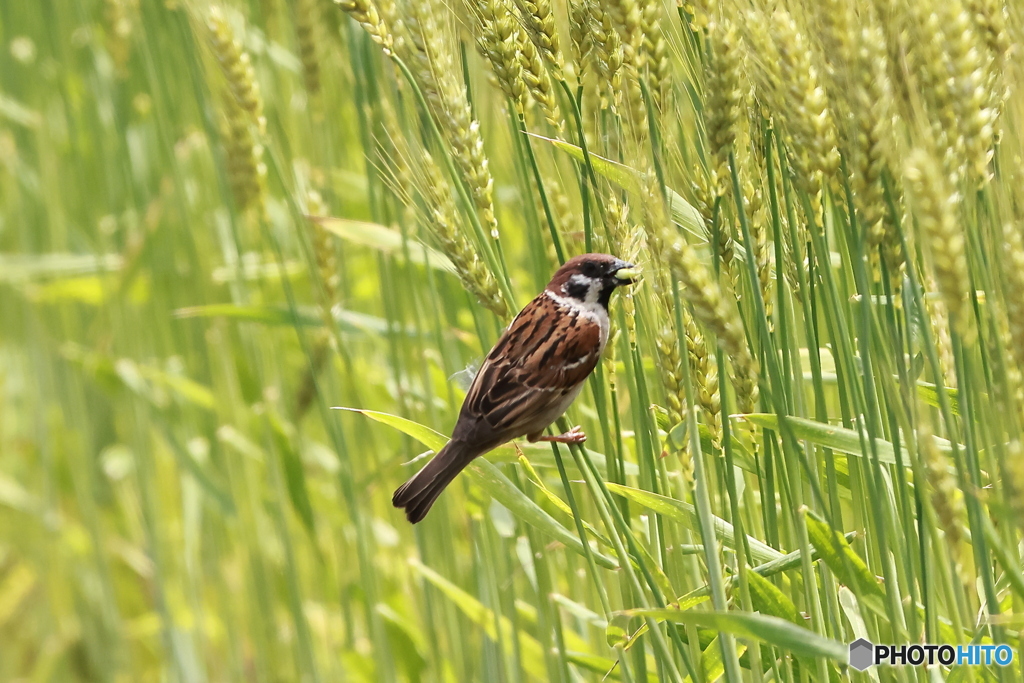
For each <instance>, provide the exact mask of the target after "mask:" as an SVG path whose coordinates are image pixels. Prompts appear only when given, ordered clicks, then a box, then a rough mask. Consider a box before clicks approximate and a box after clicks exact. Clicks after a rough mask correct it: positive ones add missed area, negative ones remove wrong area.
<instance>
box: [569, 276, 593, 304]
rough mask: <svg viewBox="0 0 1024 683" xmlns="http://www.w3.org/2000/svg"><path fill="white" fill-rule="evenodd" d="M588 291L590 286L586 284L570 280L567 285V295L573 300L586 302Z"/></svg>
mask: <svg viewBox="0 0 1024 683" xmlns="http://www.w3.org/2000/svg"><path fill="white" fill-rule="evenodd" d="M588 291H590V285H589V284H588V283H585V282H578V281H577V282H573V281H571V280H570V281H569V283H568V284H566V285H565V293H566V294H568V295H569V296H571V297H572V298H573V299H579V300H580V301H586V299H587V292H588Z"/></svg>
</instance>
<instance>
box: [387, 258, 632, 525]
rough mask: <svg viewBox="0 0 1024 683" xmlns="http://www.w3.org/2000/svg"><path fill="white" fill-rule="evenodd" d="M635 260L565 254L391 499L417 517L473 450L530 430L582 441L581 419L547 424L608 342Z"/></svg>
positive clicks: (540, 436)
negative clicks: (445, 432) (559, 429)
mask: <svg viewBox="0 0 1024 683" xmlns="http://www.w3.org/2000/svg"><path fill="white" fill-rule="evenodd" d="M637 275H638V271H637V269H636V266H634V265H633V264H632V263H626V262H625V261H623V260H621V259H618V258H616V257H614V256H610V255H608V254H583V255H582V256H577V257H575V258H572V259H570V260H568V261H566V263H565V265H563V266H562V267H561V268H559V269H558V271H556V272H555V274H554V276H553V277H552V278H551V282H549V283H548V285H547V287H545V288H544V291H543V292H541V293H540V294H538V295H537V297H536V298H535V299H534V300H533V301H531V302H530V303H529V304H527V305H526V307H525V308H524V309H523V310H522V311H520V313H519V315H517V316H516V317H515V319H514V320H513V321H512V323H511V324H510V325H509V326H508V328H506V330H505V332H504V334H502V336H501V338H500V339H499V340H498V342H497V343H496V344H495V345H494V348H493V349H491V351H490V353H488V354H487V358H486V359H484V362H483V364H482V365H481V366H480V370H479V371H478V372H477V375H476V377H475V378H474V380H473V383H472V385H470V387H469V392H468V393H467V394H466V400H465V401H464V402H463V404H462V410H461V411H460V412H459V419H458V421H457V422H456V423H455V429H454V430H453V431H452V438H451V440H450V441H449V442H448V443H447V444H446V445H445V446H444V448H442V449H441V450H440V451H438V452H437V454H436V455H435V456H434V457H433V458H432V459H431V461H430V462H428V463H427V464H426V465H425V466H424V467H423V469H422V470H420V471H419V472H418V473H417V474H416V475H414V476H413V477H412V478H411V479H409V481H407V482H406V483H405V484H403V485H402V486H400V487H399V488H398V490H396V491H395V495H394V496H393V497H392V499H391V502H392V503H393V504H394V506H395V507H397V508H404V510H405V516H406V518H407V519H408V520H409V521H410V522H411V523H413V524H415V523H417V522H419V521H420V520H422V519H423V518H424V517H425V516H426V514H427V512H428V511H429V510H430V506H431V505H433V504H434V501H435V500H437V497H438V496H439V495H441V492H442V491H444V489H445V487H446V486H448V484H450V483H451V482H452V480H453V479H455V477H456V476H457V475H458V474H459V472H461V471H462V470H463V469H465V467H466V465H468V464H469V463H470V462H471V461H472V460H473V459H474V458H477V457H479V456H481V455H483V454H484V453H487V452H488V451H491V450H493V449H494V448H497V447H498V446H500V445H501V444H503V443H506V442H508V441H511V440H513V439H517V438H520V437H523V436H525V437H526V438H527V440H529V441H530V442H535V441H554V442H558V443H581V442H583V441H585V440H586V438H587V437H586V434H584V433H583V432H582V431H581V430H580V428H579V427H574V428H573V429H571V430H570V431H568V432H566V433H564V434H559V435H557V436H545V435H544V430H545V429H547V427H548V426H549V425H550V424H551V423H553V422H554V421H555V420H557V419H558V418H559V417H561V415H562V414H563V413H564V412H565V411H566V409H567V408H568V407H569V405H570V404H571V403H572V402H573V400H574V399H575V398H576V396H577V395H578V394H579V393H580V390H581V389H582V388H583V383H584V380H586V379H587V377H588V376H589V375H590V373H591V372H593V370H594V368H596V367H597V363H598V361H599V360H600V358H601V352H603V351H604V347H605V344H607V343H608V327H609V320H608V302H609V300H610V299H611V296H612V292H614V291H615V290H616V289H617V288H618V287H620V286H622V285H628V284H632V283H633V281H634V279H635V278H636V277H637Z"/></svg>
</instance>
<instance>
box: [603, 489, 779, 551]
mask: <svg viewBox="0 0 1024 683" xmlns="http://www.w3.org/2000/svg"><path fill="white" fill-rule="evenodd" d="M606 486H607V487H608V490H609V491H612V492H613V493H618V494H619V495H620V496H624V497H626V498H629V499H630V500H632V501H633V502H635V503H639V504H640V505H643V506H644V507H646V508H647V509H649V510H652V511H653V512H657V513H658V514H661V515H665V516H666V517H668V518H670V519H674V520H676V521H677V522H680V523H682V524H685V525H687V526H689V527H691V528H696V526H695V525H696V524H697V511H696V510H695V509H694V507H693V506H692V505H690V504H689V503H684V502H683V501H681V500H676V499H675V498H667V497H665V496H661V495H658V494H657V493H651V492H650V491H644V490H642V489H635V488H632V487H629V486H622V485H620V484H613V483H611V482H608V483H607V484H606ZM714 525H715V535H716V536H718V537H719V538H720V539H722V542H723V543H724V544H725V545H726V546H728V547H730V548H733V549H734V550H739V548H737V542H736V532H735V531H734V530H733V527H732V524H729V522H727V521H725V520H724V519H721V518H720V517H715V519H714ZM747 543H748V545H749V546H750V554H751V556H752V557H753V558H754V559H755V560H757V561H758V562H771V561H772V560H780V559H782V558H783V557H784V554H783V553H780V552H779V551H778V550H775V549H774V548H772V547H770V546H768V545H765V544H764V543H762V542H761V541H759V540H757V539H756V538H753V537H751V536H747Z"/></svg>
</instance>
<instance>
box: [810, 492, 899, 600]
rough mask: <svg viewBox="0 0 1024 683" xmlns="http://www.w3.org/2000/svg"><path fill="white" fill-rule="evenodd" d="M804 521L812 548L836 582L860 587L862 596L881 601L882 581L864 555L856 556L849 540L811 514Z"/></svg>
mask: <svg viewBox="0 0 1024 683" xmlns="http://www.w3.org/2000/svg"><path fill="white" fill-rule="evenodd" d="M804 517H805V519H806V522H807V535H808V536H809V538H810V541H811V545H813V546H814V549H815V550H816V551H818V556H819V557H820V558H821V561H822V562H824V563H825V564H827V565H828V568H829V569H831V570H832V573H833V574H835V575H836V578H837V579H839V581H840V582H841V583H844V584H846V585H847V586H852V587H856V588H857V589H859V590H860V592H861V593H866V594H868V595H876V596H879V597H881V596H882V595H883V591H882V586H881V585H880V584H879V582H878V578H877V577H876V576H875V575H874V574H872V573H871V570H869V569H868V566H867V564H865V562H864V560H862V559H861V557H860V555H858V554H857V553H855V552H854V550H853V548H852V547H851V546H850V544H849V543H848V542H847V541H846V538H845V537H844V536H843V535H842V534H840V533H839V532H837V531H835V530H833V529H832V527H830V526H829V525H827V524H825V522H823V521H821V520H819V519H818V518H817V517H816V516H815V515H814V514H813V513H812V512H811V511H810V510H805V515H804Z"/></svg>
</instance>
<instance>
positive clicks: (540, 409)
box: [459, 294, 601, 439]
mask: <svg viewBox="0 0 1024 683" xmlns="http://www.w3.org/2000/svg"><path fill="white" fill-rule="evenodd" d="M600 356H601V328H600V327H599V326H598V325H597V323H595V322H594V321H593V320H590V319H588V318H586V317H582V316H579V315H578V314H577V312H576V311H567V310H565V309H564V308H562V307H560V306H559V305H558V304H557V303H556V302H555V301H553V300H552V299H551V298H550V297H547V296H545V295H543V294H542V295H541V296H539V297H537V298H536V299H534V300H533V301H532V302H530V304H529V305H528V306H527V307H526V308H525V309H523V311H522V312H521V313H520V314H519V315H518V316H517V317H516V319H515V320H513V321H512V324H511V325H509V328H508V330H506V332H505V334H504V335H502V337H501V339H499V340H498V343H497V344H495V346H494V348H493V349H491V352H490V353H489V354H488V355H487V359H486V360H485V361H484V364H483V366H482V367H481V368H480V372H478V373H477V376H476V379H475V380H474V381H473V385H472V386H471V387H470V389H469V394H468V395H467V396H466V402H465V404H464V405H463V407H462V414H461V415H460V418H459V422H460V423H461V422H462V421H463V418H470V417H472V418H476V419H477V420H483V421H485V422H486V423H487V424H488V425H489V426H490V427H491V428H492V429H493V430H494V432H496V433H499V434H502V435H506V439H510V438H515V437H517V436H522V435H523V434H525V433H526V430H527V429H529V428H530V426H531V424H532V423H533V422H534V421H535V420H536V419H537V418H538V416H541V415H543V414H544V413H545V411H546V410H547V409H549V408H550V407H551V406H553V405H555V404H557V403H558V402H559V401H561V400H564V398H565V396H566V394H568V393H570V392H572V391H573V390H574V389H575V388H576V386H577V385H578V384H579V383H580V382H582V381H583V380H584V379H586V378H587V376H588V375H589V374H590V373H591V372H592V371H593V370H594V368H595V367H596V366H597V363H598V360H599V359H600Z"/></svg>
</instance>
